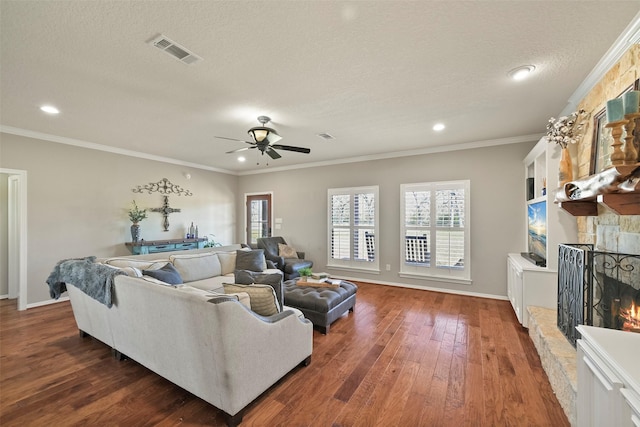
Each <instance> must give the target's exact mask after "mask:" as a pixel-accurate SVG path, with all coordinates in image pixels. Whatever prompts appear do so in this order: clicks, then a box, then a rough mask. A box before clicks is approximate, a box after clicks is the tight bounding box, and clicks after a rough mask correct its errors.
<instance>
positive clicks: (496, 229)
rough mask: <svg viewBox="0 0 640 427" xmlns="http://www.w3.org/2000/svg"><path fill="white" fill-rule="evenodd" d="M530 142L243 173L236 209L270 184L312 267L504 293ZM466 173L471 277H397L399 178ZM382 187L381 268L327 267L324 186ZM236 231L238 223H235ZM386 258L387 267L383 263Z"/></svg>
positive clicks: (289, 232)
mask: <svg viewBox="0 0 640 427" xmlns="http://www.w3.org/2000/svg"><path fill="white" fill-rule="evenodd" d="M533 145H535V141H533V142H531V143H523V144H512V145H502V146H495V147H489V148H479V149H470V150H461V151H453V152H447V153H438V154H429V155H421V156H412V157H402V158H395V159H387V160H376V161H368V162H360V163H349V164H343V165H334V166H324V167H312V168H305V169H298V170H292V171H285V172H273V173H268V171H267V173H264V174H260V175H245V176H241V177H240V182H239V187H238V189H239V197H238V198H237V201H238V205H237V212H238V215H239V216H238V219H237V221H238V222H239V223H241V222H242V219H243V217H242V211H243V195H244V194H246V193H256V192H267V191H273V193H274V198H273V204H274V217H276V218H282V228H281V229H280V230H275V229H274V235H282V236H284V237H285V239H286V240H287V241H288V243H290V244H291V245H293V246H294V247H296V248H299V250H303V251H305V252H306V253H307V258H309V259H311V260H312V261H313V262H314V269H315V270H316V271H327V272H329V273H332V274H335V275H336V276H342V277H345V276H346V277H351V278H357V279H362V280H365V281H366V280H369V281H374V282H380V283H389V284H399V283H403V284H408V285H411V286H417V287H428V288H439V289H449V290H452V291H455V292H472V293H477V294H484V295H495V296H499V297H504V296H506V256H507V253H509V252H521V251H524V250H525V248H526V243H525V233H526V232H525V227H526V225H525V221H524V220H525V214H524V210H525V200H526V198H525V183H524V178H523V177H524V165H523V162H522V160H523V159H524V157H525V156H526V155H527V153H528V152H529V151H530V150H531V148H532V147H533ZM460 179H469V180H471V221H470V224H471V268H472V280H473V284H472V285H470V286H469V285H455V284H447V283H443V282H434V281H428V280H417V279H407V278H400V277H399V276H398V271H399V268H400V258H401V257H400V242H401V238H400V224H399V221H400V206H399V203H400V184H402V183H413V182H427V181H448V180H460ZM366 185H378V186H379V187H380V194H379V203H380V239H379V241H378V255H379V256H380V267H381V270H382V271H381V273H380V274H368V273H362V272H345V271H338V270H334V271H332V270H331V269H328V268H327V266H326V264H327V189H328V188H340V187H357V186H366ZM238 232H239V234H238V238H240V239H241V238H242V236H243V235H242V230H241V229H240V228H239V229H238ZM386 264H391V271H389V272H387V271H384V267H385V265H386Z"/></svg>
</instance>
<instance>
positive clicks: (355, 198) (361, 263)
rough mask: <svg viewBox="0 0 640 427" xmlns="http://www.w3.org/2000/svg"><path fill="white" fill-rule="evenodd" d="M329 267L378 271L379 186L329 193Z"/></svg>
mask: <svg viewBox="0 0 640 427" xmlns="http://www.w3.org/2000/svg"><path fill="white" fill-rule="evenodd" d="M328 198H329V200H328V206H329V227H328V230H329V236H328V238H329V242H328V245H327V247H328V248H329V256H328V260H329V263H328V264H329V266H332V267H346V268H357V269H364V270H378V257H377V254H376V236H377V234H378V233H377V229H378V219H377V218H378V205H377V199H378V187H377V186H375V187H359V188H337V189H329V190H328Z"/></svg>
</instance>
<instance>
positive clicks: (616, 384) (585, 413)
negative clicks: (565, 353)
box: [577, 340, 629, 427]
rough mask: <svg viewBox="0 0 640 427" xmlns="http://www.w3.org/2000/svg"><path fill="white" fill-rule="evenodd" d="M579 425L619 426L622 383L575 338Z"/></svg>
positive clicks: (583, 342)
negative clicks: (576, 344) (576, 343)
mask: <svg viewBox="0 0 640 427" xmlns="http://www.w3.org/2000/svg"><path fill="white" fill-rule="evenodd" d="M577 347H578V411H577V412H578V427H587V426H588V427H600V426H620V425H629V424H628V423H629V422H628V421H627V424H621V421H622V420H621V419H620V418H621V410H622V405H621V404H622V401H621V400H622V395H621V394H620V388H621V387H622V386H623V384H622V381H621V380H620V379H619V378H618V376H617V375H616V374H615V373H614V372H613V371H611V369H609V368H608V366H607V365H606V364H605V363H604V362H603V361H602V360H601V359H600V358H599V357H598V356H597V355H596V354H595V353H594V352H593V350H591V348H590V347H589V344H587V343H586V342H585V341H584V340H578V346H577Z"/></svg>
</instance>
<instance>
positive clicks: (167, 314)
mask: <svg viewBox="0 0 640 427" xmlns="http://www.w3.org/2000/svg"><path fill="white" fill-rule="evenodd" d="M239 248H240V246H239V245H233V246H226V247H220V248H208V249H200V250H193V251H180V252H168V253H164V254H150V255H137V256H129V257H120V258H110V259H100V260H98V262H101V263H104V264H107V265H111V266H112V267H115V268H120V269H122V270H125V271H126V272H127V273H128V274H129V275H125V274H119V275H117V276H115V277H114V281H113V288H112V299H113V305H112V306H111V308H109V307H107V305H105V304H103V303H101V302H98V301H97V300H95V299H93V298H91V297H89V296H88V295H87V294H86V293H84V292H82V291H81V290H79V289H78V288H77V287H75V286H73V284H70V283H67V286H66V288H67V291H68V293H69V297H70V300H71V305H72V308H73V314H74V316H75V319H76V323H77V325H78V329H79V330H80V334H81V335H82V336H84V335H86V334H88V335H91V336H92V337H94V338H96V339H98V340H100V341H102V342H104V343H105V344H107V345H108V346H110V347H112V349H113V351H114V354H115V355H116V356H125V355H126V357H128V358H131V359H133V360H135V361H136V362H138V363H140V364H141V365H143V366H145V367H147V368H149V369H150V370H152V371H154V372H155V373H157V374H158V375H161V376H162V377H164V378H166V379H168V380H169V381H171V382H173V383H175V384H177V385H178V386H180V387H182V388H184V389H185V390H187V391H189V392H191V393H193V394H194V395H196V396H198V397H200V398H201V399H203V400H205V401H207V402H208V403H210V404H212V405H213V406H215V407H217V408H219V409H220V410H222V411H223V412H224V413H225V417H226V420H227V423H228V424H229V425H236V424H238V423H239V422H240V421H241V420H242V410H243V409H244V408H245V407H246V406H247V405H248V404H249V403H251V402H252V401H253V400H254V399H256V398H257V397H258V396H260V394H262V393H263V392H264V391H265V390H267V389H268V388H269V387H271V386H272V385H273V384H275V383H276V382H277V381H278V380H279V379H280V378H282V377H283V376H285V375H286V374H287V373H288V372H290V371H291V370H293V369H294V368H296V366H298V365H300V364H304V365H307V364H308V363H309V362H310V357H311V352H312V345H313V341H312V326H313V325H312V324H311V322H309V321H308V320H306V319H304V317H303V316H302V315H301V313H300V312H299V311H297V310H295V309H289V308H288V307H279V308H278V311H279V313H277V314H275V315H272V316H268V317H267V316H261V315H258V314H257V313H255V312H253V311H252V310H250V309H249V308H247V306H248V305H249V304H248V303H247V301H246V296H245V295H242V294H240V295H222V294H223V293H224V287H223V283H233V279H234V275H233V272H230V271H229V269H231V268H235V262H234V263H233V264H232V263H231V260H232V259H233V255H234V254H235V251H236V250H237V249H239ZM203 260H206V261H207V262H209V263H212V264H213V266H214V267H213V268H211V266H209V265H207V263H205V262H203ZM127 261H128V262H127ZM220 261H222V262H220ZM167 262H172V263H173V264H174V266H175V267H176V270H178V271H180V272H181V276H182V275H183V273H184V276H186V277H183V279H185V284H184V285H178V286H166V285H163V284H160V283H157V281H154V280H149V278H147V277H136V276H137V271H141V270H145V269H147V268H148V267H152V264H155V265H153V267H158V265H159V264H162V265H165V264H166V263H167ZM189 264H191V265H192V266H193V269H192V270H189V271H188V266H189ZM218 267H219V268H218ZM136 270H137V271H136ZM217 271H219V273H218V274H217V275H212V276H210V277H203V276H207V275H209V274H211V273H215V272H217ZM223 273H224V274H223ZM187 279H194V280H190V281H187ZM255 286H256V287H259V285H255ZM265 286H266V285H265ZM274 298H275V295H274ZM241 300H244V301H241Z"/></svg>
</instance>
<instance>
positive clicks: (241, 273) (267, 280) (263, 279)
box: [234, 270, 284, 307]
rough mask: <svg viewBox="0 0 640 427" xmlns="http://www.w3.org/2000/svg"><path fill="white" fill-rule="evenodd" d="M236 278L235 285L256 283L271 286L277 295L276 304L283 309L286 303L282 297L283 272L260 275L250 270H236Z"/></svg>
mask: <svg viewBox="0 0 640 427" xmlns="http://www.w3.org/2000/svg"><path fill="white" fill-rule="evenodd" d="M234 276H235V277H234V279H235V280H234V283H235V284H238V285H252V284H254V283H255V284H259V285H269V286H271V287H272V288H273V290H274V292H275V293H276V302H277V303H278V307H281V306H282V304H283V303H284V301H283V296H282V292H283V289H282V278H283V275H282V272H280V271H278V272H274V273H258V272H255V271H249V270H236V271H235V273H234Z"/></svg>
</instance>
